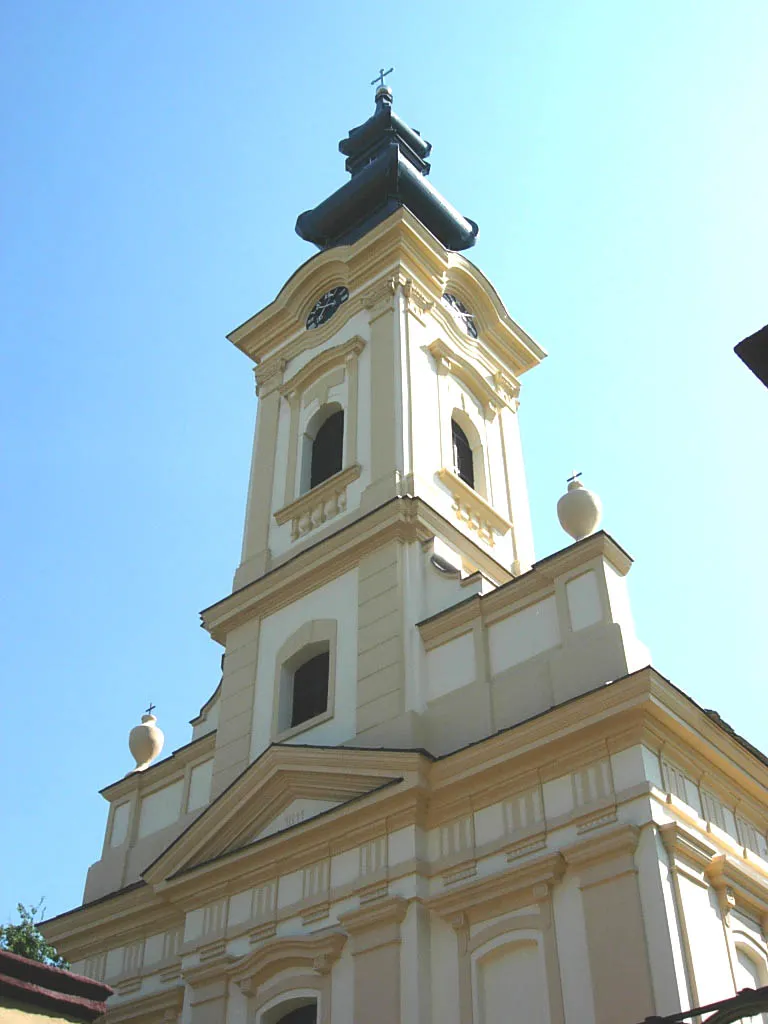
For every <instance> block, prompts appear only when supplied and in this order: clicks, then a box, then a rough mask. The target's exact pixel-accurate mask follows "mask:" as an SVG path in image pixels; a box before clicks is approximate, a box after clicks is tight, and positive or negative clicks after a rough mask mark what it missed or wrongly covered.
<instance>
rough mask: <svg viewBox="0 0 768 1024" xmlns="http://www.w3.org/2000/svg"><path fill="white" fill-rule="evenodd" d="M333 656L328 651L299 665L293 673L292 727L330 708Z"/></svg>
mask: <svg viewBox="0 0 768 1024" xmlns="http://www.w3.org/2000/svg"><path fill="white" fill-rule="evenodd" d="M330 664H331V657H330V654H329V652H328V651H323V652H322V653H321V654H316V655H315V656H314V658H310V659H309V660H308V661H305V662H304V664H303V665H299V667H298V668H297V669H296V671H295V672H294V673H293V696H292V699H291V727H293V726H294V725H301V724H302V722H308V721H309V720H310V718H315V716H316V715H322V713H323V712H324V711H325V710H327V708H328V675H329V670H330Z"/></svg>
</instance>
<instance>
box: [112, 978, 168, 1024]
mask: <svg viewBox="0 0 768 1024" xmlns="http://www.w3.org/2000/svg"><path fill="white" fill-rule="evenodd" d="M183 1004H184V986H183V985H174V987H173V988H170V989H166V990H165V991H164V992H153V993H152V994H151V995H146V996H139V998H138V999H130V1000H125V1001H123V1002H120V1003H118V1005H117V1006H108V1007H107V1012H106V1013H105V1014H104V1016H103V1017H102V1018H101V1019H100V1020H101V1024H128V1022H130V1021H136V1020H140V1021H141V1024H153V1022H155V1021H158V1022H160V1021H166V1022H170V1021H175V1020H177V1019H178V1017H179V1015H180V1014H181V1008H182V1006H183Z"/></svg>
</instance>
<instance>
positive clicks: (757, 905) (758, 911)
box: [704, 853, 768, 928]
mask: <svg viewBox="0 0 768 1024" xmlns="http://www.w3.org/2000/svg"><path fill="white" fill-rule="evenodd" d="M704 874H705V875H706V877H707V880H708V881H709V883H710V884H711V885H712V887H713V888H714V889H716V890H717V891H718V892H719V893H724V894H725V893H728V894H729V895H730V896H731V897H732V900H733V901H734V902H735V905H736V906H737V907H739V908H745V909H747V910H748V911H752V913H754V914H755V915H756V916H757V918H758V920H760V921H761V923H763V927H764V928H765V927H766V925H768V872H766V871H765V869H764V867H763V866H762V865H759V864H757V863H756V862H754V861H752V862H751V863H750V862H744V861H737V860H735V859H734V858H733V857H730V856H728V854H724V853H721V854H717V855H716V856H714V857H712V859H711V860H710V862H709V864H708V865H707V866H706V868H705V869H704Z"/></svg>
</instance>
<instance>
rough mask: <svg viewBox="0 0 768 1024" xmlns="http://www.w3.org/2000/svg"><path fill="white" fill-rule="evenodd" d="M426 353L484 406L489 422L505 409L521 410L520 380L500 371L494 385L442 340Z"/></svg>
mask: <svg viewBox="0 0 768 1024" xmlns="http://www.w3.org/2000/svg"><path fill="white" fill-rule="evenodd" d="M426 351H427V352H429V354H430V355H431V356H432V358H433V359H434V360H435V362H436V363H437V366H438V370H442V371H443V372H444V373H450V374H451V376H453V377H455V378H456V379H457V380H458V381H459V382H460V383H461V384H463V385H464V387H465V388H466V389H467V390H468V391H469V393H470V394H471V395H474V397H475V398H476V399H477V400H478V401H479V402H480V404H481V405H482V407H483V410H484V412H485V416H486V418H487V419H489V420H491V421H492V420H493V419H494V418H495V416H496V413H497V412H498V411H499V409H500V408H501V407H502V406H507V407H508V408H510V409H512V410H513V411H514V410H516V409H517V404H518V402H517V398H518V395H519V393H520V384H519V382H518V381H517V379H516V378H514V377H511V376H510V375H507V374H505V373H503V372H502V371H501V370H498V371H496V372H495V373H494V374H493V376H492V378H491V380H492V381H493V384H490V383H489V382H488V381H487V380H486V379H485V377H484V376H483V375H482V373H480V371H479V370H478V369H477V368H476V367H475V366H473V365H472V363H471V362H470V361H469V359H466V358H465V357H464V356H462V355H460V354H459V353H458V352H456V350H455V349H453V348H451V346H450V345H448V344H447V343H446V342H445V341H444V340H443V339H442V338H437V339H436V340H435V341H433V342H432V344H431V345H427V346H426Z"/></svg>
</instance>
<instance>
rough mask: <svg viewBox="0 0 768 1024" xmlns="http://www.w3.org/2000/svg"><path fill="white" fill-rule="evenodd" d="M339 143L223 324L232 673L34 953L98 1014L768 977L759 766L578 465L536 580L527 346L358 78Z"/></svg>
mask: <svg viewBox="0 0 768 1024" xmlns="http://www.w3.org/2000/svg"><path fill="white" fill-rule="evenodd" d="M339 149H340V150H341V152H342V154H343V155H344V157H345V158H346V170H347V171H348V172H349V174H350V177H349V179H348V180H347V181H346V183H345V184H344V185H342V186H341V187H340V188H339V189H338V190H337V191H336V192H334V193H333V194H332V195H331V196H330V197H328V198H326V199H325V200H324V201H322V202H320V204H319V205H318V206H316V207H315V208H314V209H312V210H309V211H307V212H305V213H303V214H301V216H300V217H299V218H298V221H297V225H296V229H297V231H298V233H299V234H300V235H301V236H302V238H304V239H306V240H307V241H308V242H311V243H313V244H314V245H315V246H316V247H317V248H318V249H319V252H317V253H316V254H315V255H313V256H312V257H311V258H310V259H308V260H307V262H306V263H304V264H303V265H302V266H301V267H299V268H298V270H296V271H295V272H294V273H293V274H292V276H291V277H290V278H289V279H288V281H287V282H286V284H285V285H284V286H283V287H282V289H281V290H280V292H279V294H278V295H277V296H276V297H275V298H274V300H273V301H271V302H270V303H269V305H267V306H265V308H264V309H262V310H261V311H260V312H258V313H256V314H255V315H254V316H253V317H252V318H251V319H249V320H248V321H246V322H245V323H244V324H242V326H240V327H238V328H237V329H236V330H234V331H233V332H232V333H231V334H230V335H229V340H230V341H231V342H232V343H233V344H234V345H235V346H237V348H239V349H240V350H241V351H242V352H243V353H244V355H245V356H246V357H247V358H248V359H250V360H251V361H252V363H253V364H254V366H255V375H256V381H257V394H258V412H257V422H256V431H255V438H254V443H253V458H252V464H251V476H250V485H249V492H248V499H247V509H246V517H245V528H244V536H243V545H242V555H241V561H240V564H239V567H238V568H237V571H236V573H235V577H234V583H233V588H232V592H231V593H229V594H227V595H226V596H224V597H223V598H222V599H221V600H220V601H218V602H217V603H216V604H214V605H212V606H211V607H209V608H207V609H206V610H205V611H204V612H203V613H202V619H203V625H204V627H205V629H206V630H207V631H208V633H209V634H210V636H211V637H212V638H213V639H214V640H215V641H216V642H217V643H218V644H220V645H221V647H222V650H223V657H222V676H221V681H220V683H219V685H218V687H217V688H216V690H215V692H213V694H212V695H211V696H210V698H209V699H208V700H207V702H206V703H205V704H204V705H203V707H202V708H201V709H200V710H199V713H197V714H196V715H195V717H194V718H193V719H192V722H191V725H192V736H191V740H190V742H189V743H187V744H186V745H185V746H182V747H181V748H179V749H178V750H175V751H174V752H173V753H172V754H171V756H169V757H166V758H164V759H163V760H159V761H155V760H154V758H155V757H156V756H157V753H158V751H159V748H160V745H161V736H162V734H161V733H160V730H159V727H158V725H157V724H156V722H155V718H154V716H153V715H152V714H151V709H150V712H148V713H147V714H146V715H145V716H144V721H143V723H142V725H140V726H137V727H136V728H135V729H134V730H133V732H132V737H131V746H132V751H133V753H134V755H135V757H136V761H137V766H136V769H135V770H133V771H131V772H129V773H128V774H127V775H126V776H125V777H124V778H121V779H119V780H117V781H116V782H113V783H112V784H111V785H108V786H107V787H106V788H105V789H104V790H102V795H103V796H104V798H105V800H106V801H107V803H108V805H109V811H108V816H107V824H106V830H105V836H104V844H103V848H102V851H101V854H100V857H99V859H98V860H96V862H95V863H94V864H93V865H92V866H91V868H90V870H89V871H88V876H87V881H86V886H85V894H84V901H83V905H82V906H80V907H79V908H77V909H74V910H72V911H70V912H68V913H65V914H62V915H60V916H59V917H56V918H53V919H51V920H49V921H48V922H47V923H46V924H45V925H44V931H45V935H46V938H47V939H48V940H49V941H50V942H52V943H54V944H55V945H56V946H57V947H58V949H59V950H60V952H61V953H62V954H63V955H65V956H66V957H67V958H68V959H69V960H70V961H72V965H73V970H75V971H77V972H79V973H81V974H84V975H87V976H89V977H90V978H93V979H94V980H96V981H99V982H104V983H106V984H108V985H110V986H111V987H112V988H113V989H114V990H115V995H114V996H113V997H112V998H111V999H110V1000H109V1003H108V1010H107V1015H106V1018H105V1020H106V1021H107V1022H108V1024H278V1022H282V1024H312V1022H315V1024H353V1022H354V1024H395V1022H402V1024H507V1022H508V1024H517V1022H520V1024H636V1022H639V1021H643V1020H644V1018H646V1017H649V1016H654V1015H664V1014H671V1013H674V1012H677V1011H680V1010H681V1009H687V1008H689V1007H692V1006H702V1005H704V1004H707V1003H710V1002H713V1001H715V1000H720V999H723V998H726V997H729V996H733V995H734V993H735V992H737V991H739V990H741V989H743V988H745V987H751V988H754V987H758V986H761V985H765V984H767V983H768V958H767V950H766V932H768V847H767V845H766V834H767V833H768V800H767V799H766V797H767V796H768V760H767V759H766V758H765V757H764V756H763V755H762V754H761V753H760V752H759V751H758V750H756V749H755V748H754V747H753V746H751V745H750V744H749V743H747V742H746V741H745V740H743V739H742V738H741V737H739V736H738V735H736V734H735V733H734V732H733V730H732V729H730V728H729V727H728V726H727V725H726V724H725V723H724V722H723V721H722V720H721V719H720V718H719V717H718V716H717V715H716V714H715V713H714V712H711V711H705V710H703V709H702V708H700V707H699V706H698V705H697V704H696V703H695V702H694V701H693V700H691V699H690V698H689V697H688V696H686V694H685V693H684V692H682V691H681V690H679V689H678V688H677V687H676V686H675V685H673V684H672V683H671V682H670V681H669V680H667V679H665V678H664V676H662V675H661V674H660V673H659V672H658V671H656V669H654V668H653V667H651V665H650V656H649V653H648V650H647V648H646V647H645V646H644V645H643V643H642V642H641V641H640V640H639V639H638V637H637V636H636V633H635V628H634V624H633V619H632V612H631V607H630V601H629V594H628V574H629V572H630V569H631V566H632V559H631V557H630V556H629V555H628V554H627V552H626V551H625V550H624V548H623V547H621V546H620V544H619V543H617V541H615V540H614V539H613V538H612V537H610V536H609V535H608V534H606V533H604V532H602V531H600V530H598V529H597V525H598V519H599V502H598V500H597V499H596V497H595V496H594V495H592V494H591V493H590V492H589V491H588V490H587V489H586V488H585V487H583V486H582V483H581V481H580V480H578V479H577V478H574V479H572V480H571V481H570V483H569V485H568V491H567V493H566V494H565V495H564V496H563V498H562V499H561V501H560V505H559V508H558V511H559V514H560V518H561V522H562V523H563V525H564V527H565V528H566V530H567V531H568V532H569V533H570V534H571V538H575V540H574V541H572V540H571V538H568V539H567V543H566V544H564V546H563V547H562V549H561V550H559V551H555V552H554V553H551V554H549V555H547V556H546V557H544V558H541V559H539V560H538V561H537V560H536V558H535V556H534V549H533V536H532V529H531V521H530V514H529V507H528V499H527V493H526V482H525V463H524V459H523V449H522V446H521V438H520V431H519V427H518V408H519V403H520V401H521V383H522V380H523V376H524V375H525V374H526V373H528V372H529V371H533V370H535V368H536V366H537V364H538V363H539V362H540V361H541V360H542V359H543V358H544V356H545V355H546V353H545V352H544V350H543V349H542V348H541V347H540V346H539V345H538V344H537V343H536V342H535V341H534V340H533V339H532V338H530V337H529V336H528V335H527V334H526V333H525V331H523V330H522V329H521V328H520V327H519V326H518V324H517V323H515V321H514V320H513V319H512V317H511V316H510V315H509V313H508V312H507V310H506V308H505V306H504V303H503V301H502V298H501V297H500V296H499V295H498V294H497V292H496V290H495V289H494V287H493V285H492V284H491V283H490V281H489V280H488V279H487V278H486V277H485V275H484V274H483V273H482V271H481V270H480V269H479V268H478V267H477V266H475V264H474V263H473V262H471V261H470V260H469V259H468V258H467V257H466V255H464V253H465V252H466V250H468V249H470V248H471V247H472V246H473V245H474V243H475V239H476V237H477V233H478V227H477V225H476V224H475V223H474V222H473V221H471V220H470V219H468V218H467V217H465V216H463V215H462V214H461V213H460V212H459V211H458V210H456V209H455V208H454V207H453V206H452V205H451V204H450V202H448V201H447V200H446V199H445V198H444V197H443V196H442V195H440V193H439V192H438V191H437V190H436V189H435V188H434V187H433V186H432V185H431V183H430V181H429V178H428V174H429V170H430V165H429V162H428V157H429V156H430V151H431V146H430V144H429V143H428V142H426V141H425V140H424V139H423V138H422V137H421V135H420V134H419V133H418V132H416V131H414V130H413V129H411V128H410V127H409V126H408V124H406V122H405V121H404V120H403V119H402V118H400V117H399V116H398V115H397V114H396V113H395V112H394V110H393V100H392V92H391V90H390V89H389V88H388V87H387V86H386V85H384V84H383V78H382V83H381V84H380V85H379V88H378V90H377V92H376V99H375V110H374V113H373V114H372V116H371V117H370V118H369V119H368V120H367V121H366V122H365V123H364V124H362V125H360V126H359V127H357V128H354V129H353V130H352V131H351V132H349V135H348V137H347V138H345V139H344V140H343V141H342V142H341V143H340V144H339ZM564 540H566V538H565V537H564ZM126 767H128V765H126ZM94 852H95V851H94Z"/></svg>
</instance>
